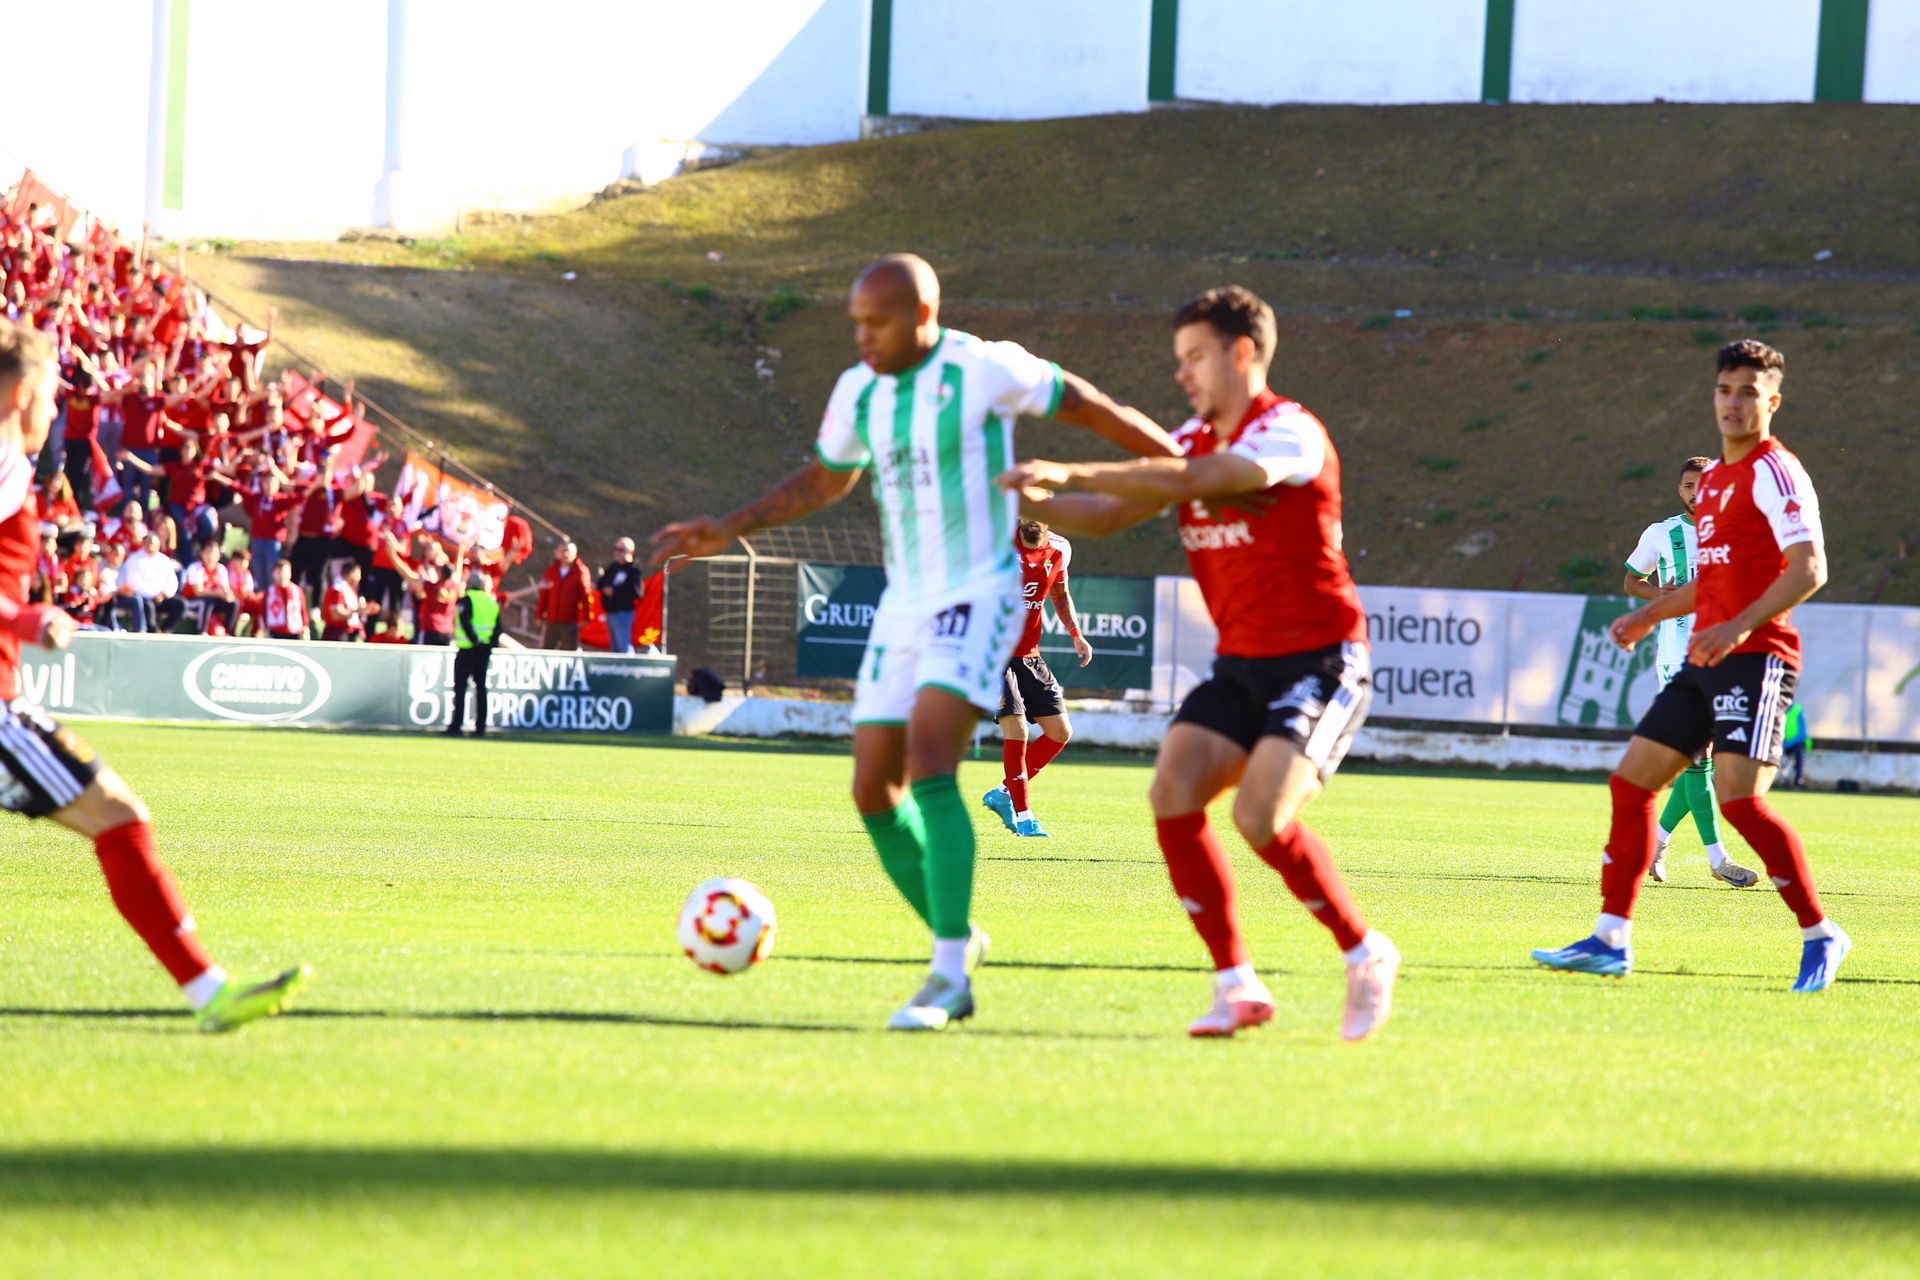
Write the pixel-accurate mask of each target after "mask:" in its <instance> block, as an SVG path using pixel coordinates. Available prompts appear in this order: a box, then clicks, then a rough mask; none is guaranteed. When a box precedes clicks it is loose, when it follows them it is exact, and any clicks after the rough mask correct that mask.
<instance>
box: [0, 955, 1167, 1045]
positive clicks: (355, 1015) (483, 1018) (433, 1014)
mask: <svg viewBox="0 0 1920 1280" xmlns="http://www.w3.org/2000/svg"><path fill="white" fill-rule="evenodd" d="M876 963H891V962H890V961H889V962H876ZM912 963H913V964H915V965H920V964H924V963H925V962H924V961H913V962H912ZM1067 967H1071V966H1067ZM280 1016H281V1017H283V1018H289V1019H292V1020H295V1021H300V1022H309V1021H326V1022H333V1021H341V1022H465V1023H493V1024H499V1023H540V1024H559V1025H569V1024H570V1025H575V1026H611V1027H664V1028H669V1029H675V1030H694V1031H792V1032H802V1033H808V1034H818V1033H825V1034H829V1035H857V1034H861V1033H873V1034H883V1033H884V1028H883V1027H882V1026H881V1025H880V1024H879V1022H878V1021H875V1022H872V1023H862V1024H853V1023H838V1022H769V1021H759V1020H754V1019H751V1018H682V1017H674V1016H671V1015H668V1014H656V1013H643V1012H633V1011H628V1010H602V1009H326V1008H304V1009H291V1010H289V1011H287V1012H286V1013H284V1014H282V1015H280ZM5 1018H38V1019H47V1020H53V1021H74V1022H90V1021H112V1022H118V1021H122V1020H131V1021H138V1022H147V1021H171V1022H176V1023H178V1024H179V1025H180V1029H181V1031H182V1032H183V1033H185V1032H187V1031H188V1030H189V1029H190V1028H191V1027H192V1023H191V1022H190V1021H189V1020H188V1018H187V1015H186V1013H185V1011H184V1010H182V1009H180V1008H178V1007H177V1006H176V1007H174V1008H167V1009H161V1008H128V1009H108V1008H74V1009H36V1008H30V1007H12V1008H8V1007H0V1019H5ZM956 1034H959V1035H963V1036H968V1037H974V1036H986V1037H988V1038H991V1039H1004V1040H1103V1041H1120V1040H1160V1039H1164V1038H1165V1037H1163V1036H1156V1035H1151V1034H1148V1033H1146V1032H1134V1031H1065V1030H1041V1029H1037V1028H1028V1027H983V1026H974V1025H972V1024H967V1025H965V1026H962V1027H961V1028H959V1029H958V1031H957V1032H956Z"/></svg>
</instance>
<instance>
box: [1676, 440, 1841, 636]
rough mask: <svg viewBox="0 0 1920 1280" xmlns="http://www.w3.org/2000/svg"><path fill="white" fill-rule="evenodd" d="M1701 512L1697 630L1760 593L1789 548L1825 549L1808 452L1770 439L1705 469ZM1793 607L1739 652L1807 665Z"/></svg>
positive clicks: (1723, 618) (1762, 627) (1759, 630)
mask: <svg viewBox="0 0 1920 1280" xmlns="http://www.w3.org/2000/svg"><path fill="white" fill-rule="evenodd" d="M1695 501H1696V504H1697V505H1696V506H1695V508H1694V520H1695V522H1696V524H1697V525H1698V526H1699V530H1700V564H1699V577H1698V578H1697V579H1696V581H1697V583H1698V585H1697V586H1696V587H1695V588H1694V593H1695V594H1694V604H1693V608H1694V617H1693V632H1694V634H1695V635H1699V634H1700V632H1702V631H1704V630H1705V629H1706V628H1708V627H1711V626H1716V625H1718V624H1719V623H1722V622H1726V621H1728V620H1729V619H1731V618H1733V617H1735V616H1736V615H1738V614H1739V612H1740V611H1741V610H1742V609H1744V608H1746V607H1747V606H1748V605H1750V604H1752V603H1753V602H1754V601H1755V600H1757V599H1759V598H1760V594H1761V593H1762V592H1764V591H1765V590H1766V589H1767V588H1768V587H1769V586H1771V585H1773V581H1774V579H1775V578H1778V577H1779V576H1780V575H1781V573H1782V572H1783V571H1785V569H1786V567H1787V557H1786V550H1787V548H1788V547H1795V546H1799V545H1800V544H1801V543H1803V542H1810V543H1812V544H1813V547H1814V550H1815V551H1816V552H1822V551H1823V550H1824V546H1825V541H1826V538H1825V535H1824V534H1823V533H1822V532H1821V529H1820V500H1819V499H1818V498H1817V497H1815V496H1814V492H1813V481H1812V480H1810V479H1808V477H1807V469H1806V468H1805V467H1803V466H1801V465H1800V459H1798V458H1796V457H1794V456H1793V455H1792V454H1791V453H1789V452H1787V450H1786V449H1785V447H1783V446H1782V445H1781V443H1780V442H1779V441H1778V440H1773V439H1768V440H1767V441H1765V442H1764V443H1763V444H1761V446H1760V447H1759V448H1758V449H1755V450H1754V451H1753V452H1752V453H1750V454H1748V455H1747V456H1746V457H1744V458H1742V459H1740V461H1738V462H1714V463H1710V464H1709V465H1708V466H1707V469H1706V470H1705V471H1703V472H1701V473H1700V489H1699V493H1698V494H1697V495H1696V499H1695ZM1791 614H1792V611H1791V610H1789V611H1787V612H1786V613H1781V614H1778V615H1776V616H1775V617H1772V618H1770V619H1768V620H1767V621H1765V622H1763V623H1761V624H1760V625H1759V626H1757V627H1755V628H1754V630H1753V634H1752V635H1750V636H1748V637H1747V638H1746V640H1745V642H1743V643H1742V644H1741V645H1740V647H1739V648H1737V649H1735V650H1734V652H1735V653H1771V654H1775V655H1777V656H1778V657H1779V658H1780V659H1781V660H1782V661H1783V662H1786V663H1788V664H1789V665H1791V666H1792V667H1793V668H1794V669H1795V670H1798V669H1799V667H1800V633H1799V632H1798V631H1796V630H1795V629H1794V626H1793V620H1792V616H1791Z"/></svg>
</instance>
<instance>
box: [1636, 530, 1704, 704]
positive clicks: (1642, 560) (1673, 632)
mask: <svg viewBox="0 0 1920 1280" xmlns="http://www.w3.org/2000/svg"><path fill="white" fill-rule="evenodd" d="M1699 561H1700V536H1699V532H1698V531H1697V530H1696V529H1695V528H1694V527H1693V517H1692V516H1688V515H1678V516H1669V517H1667V518H1666V519H1665V520H1657V521H1655V522H1654V523H1652V524H1650V525H1648V526H1647V531H1646V532H1645V533H1643V534H1641V535H1640V542H1639V544H1638V545H1637V546H1635V547H1634V549H1633V554H1632V555H1630V556H1628V557H1627V568H1628V569H1629V570H1631V571H1632V572H1633V573H1636V574H1638V575H1639V576H1641V577H1642V578H1652V579H1653V580H1654V582H1656V583H1658V584H1659V585H1660V586H1663V587H1679V586H1685V585H1686V584H1687V583H1689V582H1692V581H1693V579H1694V577H1695V575H1696V572H1697V569H1698V565H1699ZM1692 635H1693V615H1692V614H1690V613H1689V614H1684V615H1682V616H1681V617H1678V618H1669V619H1668V620H1667V621H1665V622H1662V623H1661V624H1660V625H1659V626H1658V627H1656V628H1655V629H1654V633H1653V636H1654V651H1653V658H1654V661H1655V662H1657V663H1659V664H1660V665H1661V666H1662V667H1666V668H1676V669H1677V668H1678V667H1679V666H1680V664H1681V663H1683V662H1685V661H1686V660H1687V640H1688V639H1689V638H1690V637H1691V636H1692Z"/></svg>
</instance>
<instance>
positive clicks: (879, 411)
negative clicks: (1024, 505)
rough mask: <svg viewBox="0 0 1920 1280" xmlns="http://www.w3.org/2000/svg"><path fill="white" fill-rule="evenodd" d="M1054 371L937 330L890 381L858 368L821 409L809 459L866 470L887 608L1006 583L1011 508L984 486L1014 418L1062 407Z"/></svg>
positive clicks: (1019, 353) (999, 466) (1008, 349)
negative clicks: (988, 581) (989, 582)
mask: <svg viewBox="0 0 1920 1280" xmlns="http://www.w3.org/2000/svg"><path fill="white" fill-rule="evenodd" d="M1063 386H1064V384H1063V383H1062V381H1061V378H1060V366H1059V365H1057V364H1054V363H1053V362H1052V361H1050V360H1042V359H1040V358H1039V357H1038V356H1036V355H1033V354H1031V353H1030V352H1028V351H1027V350H1026V349H1025V348H1024V347H1022V346H1020V345H1019V344H1018V343H1013V342H985V341H982V340H981V339H979V338H976V337H974V336H973V335H972V334H970V333H960V332H958V331H957V330H953V329H943V330H941V332H940V336H939V339H938V341H936V342H935V343H934V347H933V350H932V351H930V352H928V353H927V356H926V358H925V359H924V360H922V361H920V363H918V364H916V365H914V366H913V367H912V368H910V369H904V370H902V371H901V372H899V373H895V374H885V373H875V372H874V371H873V370H872V369H870V368H868V367H867V366H866V365H864V364H857V365H855V366H854V367H853V368H851V369H849V370H847V371H846V372H845V373H843V374H841V375H840V381H839V382H838V383H836V384H835V386H834V388H833V395H832V396H830V397H829V398H828V400H827V412H826V415H825V417H824V418H823V419H822V420H821V423H820V436H819V438H818V439H817V440H816V441H815V442H814V452H815V453H817V454H818V455H819V457H820V461H821V462H823V463H825V464H826V465H827V466H829V467H832V468H834V469H835V470H837V471H850V470H853V469H854V468H857V467H871V468H872V469H873V496H874V501H875V502H876V503H877V504H878V506H879V508H880V534H881V540H882V541H883V542H884V543H885V545H886V560H887V599H886V601H885V603H886V604H887V606H889V607H902V606H907V607H920V606H924V605H929V604H936V603H944V602H945V600H946V598H947V597H949V596H958V595H963V594H965V593H966V591H967V588H968V587H969V585H974V584H978V583H979V581H980V580H981V579H982V578H987V577H991V576H993V575H995V574H1009V575H1010V574H1012V573H1013V572H1014V570H1015V564H1014V554H1013V526H1014V522H1015V520H1016V519H1017V517H1018V511H1019V503H1018V500H1017V499H1016V498H1015V497H1014V495H1012V494H1010V493H1003V492H1001V491H1000V490H998V489H995V488H994V487H993V478H994V477H995V476H997V475H999V474H1000V473H1001V472H1002V471H1005V470H1006V469H1007V468H1008V467H1009V466H1011V465H1012V464H1013V460H1014V459H1013V421H1014V419H1015V418H1017V417H1019V416H1020V415H1021V414H1031V415H1034V416H1036V417H1045V416H1048V415H1050V414H1052V413H1053V411H1054V410H1055V409H1057V408H1058V407H1059V405H1060V393H1061V391H1062V389H1063Z"/></svg>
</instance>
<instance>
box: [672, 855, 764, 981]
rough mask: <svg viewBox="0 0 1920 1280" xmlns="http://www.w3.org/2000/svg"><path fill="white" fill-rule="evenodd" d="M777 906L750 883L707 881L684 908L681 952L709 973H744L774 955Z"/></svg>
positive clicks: (688, 899)
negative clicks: (772, 952)
mask: <svg viewBox="0 0 1920 1280" xmlns="http://www.w3.org/2000/svg"><path fill="white" fill-rule="evenodd" d="M774 923H775V922H774V915H773V902H772V901H771V900H770V899H769V898H768V897H767V895H766V894H764V893H762V892H760V890H759V889H757V888H755V887H754V886H753V885H752V884H751V883H750V882H748V881H745V880H737V879H731V878H729V879H721V880H709V881H707V882H706V883H705V884H703V885H701V886H700V887H699V888H697V889H695V890H694V891H693V893H692V894H690V895H689V896H688V898H687V905H686V906H684V907H681V908H680V949H681V950H683V951H685V952H686V953H687V958H688V959H690V960H692V961H693V962H694V963H695V964H697V965H699V966H700V967H701V968H702V969H705V970H707V971H708V972H709V973H740V972H742V971H743V970H746V969H750V968H752V967H753V966H754V965H756V964H759V963H760V962H761V961H762V960H764V959H766V957H767V953H768V952H770V951H772V950H773V933H774Z"/></svg>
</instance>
